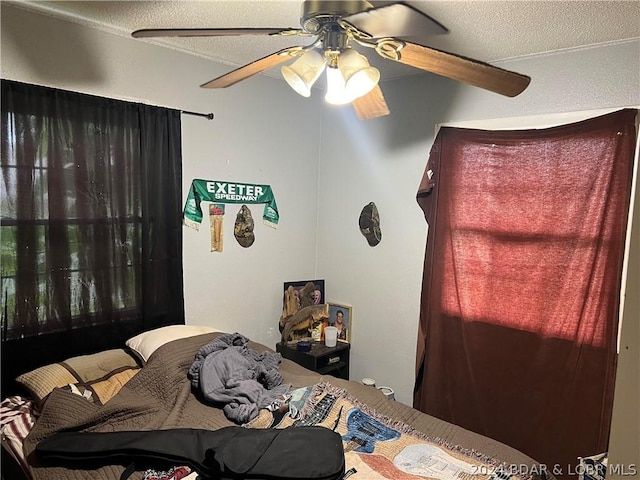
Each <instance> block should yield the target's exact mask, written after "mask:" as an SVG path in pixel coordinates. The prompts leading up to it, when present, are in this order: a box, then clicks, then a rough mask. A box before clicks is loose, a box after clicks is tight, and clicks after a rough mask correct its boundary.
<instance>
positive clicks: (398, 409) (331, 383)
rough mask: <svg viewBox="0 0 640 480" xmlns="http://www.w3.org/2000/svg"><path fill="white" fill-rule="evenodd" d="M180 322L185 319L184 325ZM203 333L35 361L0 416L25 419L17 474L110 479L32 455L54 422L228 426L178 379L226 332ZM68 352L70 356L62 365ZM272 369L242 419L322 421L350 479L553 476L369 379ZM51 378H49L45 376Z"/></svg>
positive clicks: (106, 428)
mask: <svg viewBox="0 0 640 480" xmlns="http://www.w3.org/2000/svg"><path fill="white" fill-rule="evenodd" d="M179 327H180V326H178V327H177V328H179ZM165 328H166V327H165ZM187 330H189V328H185V329H184V331H185V332H186V331H187ZM211 330H212V329H211ZM202 331H208V330H207V329H206V328H205V329H204V330H202ZM202 331H198V330H195V331H194V330H193V329H191V330H190V331H189V333H188V334H187V333H184V334H178V335H177V336H173V337H172V336H168V337H167V336H164V337H163V338H162V339H161V340H159V341H158V340H157V339H156V341H155V342H153V341H146V342H145V340H149V338H148V337H145V335H153V334H154V333H157V332H147V334H143V341H142V343H145V345H143V346H141V345H140V344H137V345H135V344H134V343H135V342H131V341H129V342H127V346H122V347H123V348H117V349H114V350H111V351H108V352H100V353H98V354H95V355H93V356H89V357H84V358H83V359H81V360H77V359H76V360H73V359H71V360H70V361H68V362H61V364H57V365H47V366H45V367H42V368H43V369H44V370H43V369H39V371H32V372H28V373H27V374H26V376H21V377H22V378H20V379H19V380H20V383H21V384H22V385H23V386H24V387H25V388H26V389H27V390H28V391H29V392H30V393H29V396H28V397H26V398H25V397H12V399H13V401H14V402H15V403H16V404H17V407H16V409H11V408H10V406H9V407H7V410H3V423H4V424H6V423H7V420H8V419H9V418H15V417H16V416H17V417H20V416H23V417H25V416H26V420H24V419H23V420H22V422H23V424H24V427H25V429H26V431H27V432H28V434H27V435H26V438H25V435H24V432H23V435H22V436H21V435H16V436H15V437H16V438H17V441H19V442H22V445H21V447H22V451H21V452H20V445H18V446H17V447H16V438H14V439H13V440H14V441H13V444H12V443H11V442H10V441H9V440H10V439H8V438H7V437H6V435H5V433H7V429H6V428H5V426H6V425H3V449H4V450H5V452H4V453H3V457H4V456H5V453H7V452H8V453H11V456H12V457H13V458H14V459H15V460H16V461H17V463H19V462H20V461H21V459H22V462H23V467H24V470H25V476H26V477H27V478H29V479H33V480H58V479H60V480H62V479H64V480H84V479H104V480H112V479H119V478H120V475H121V474H122V472H123V471H124V469H125V465H124V464H123V465H117V464H112V465H109V464H105V465H101V466H98V467H97V468H92V469H91V470H84V469H82V468H78V465H69V466H49V465H44V464H42V462H41V461H40V460H39V458H38V457H37V455H36V453H35V452H34V450H35V448H36V445H37V444H38V442H40V441H41V440H43V439H44V438H47V437H49V436H50V435H52V434H54V433H57V432H64V431H81V432H114V431H124V430H135V431H138V430H142V431H147V430H158V429H174V428H194V429H208V430H217V429H220V428H222V427H226V426H232V425H237V424H238V423H237V422H232V421H231V420H229V418H227V415H225V412H224V411H223V408H222V407H223V406H224V405H223V404H221V403H212V402H211V401H208V400H207V399H205V398H203V395H202V393H201V392H199V391H198V390H197V389H196V388H194V387H193V386H192V380H191V379H190V378H189V369H190V368H191V367H192V365H193V364H194V359H195V358H196V354H197V353H198V352H199V351H201V349H203V348H204V347H206V346H208V345H211V344H212V343H215V342H219V341H221V340H222V339H226V338H229V336H230V335H231V334H228V333H224V332H219V331H209V333H202ZM234 335H239V334H234ZM245 338H246V337H245ZM132 340H133V339H132ZM138 340H140V338H138ZM246 340H247V344H246V347H247V348H248V349H250V350H251V351H252V352H255V353H257V354H260V355H277V356H278V358H279V354H276V353H275V352H274V350H273V349H271V348H270V347H268V346H266V345H262V344H260V343H256V342H253V341H250V340H249V339H246ZM132 347H133V348H132ZM74 361H75V362H76V363H75V365H74V366H70V365H69V363H71V364H73V363H74ZM87 365H90V366H91V368H90V370H92V373H91V374H88V373H86V372H85V373H84V375H85V378H84V379H82V378H79V377H82V375H83V371H84V370H85V367H86V366H87ZM277 368H278V372H279V373H280V374H281V376H282V383H280V386H281V387H285V386H289V385H290V388H285V390H286V391H287V394H286V395H280V396H279V402H275V403H273V404H272V405H270V407H271V408H260V409H259V410H258V411H257V414H253V415H252V416H251V418H250V420H249V421H247V422H243V423H242V425H243V426H245V427H247V428H285V427H295V426H297V425H319V426H324V427H327V428H332V429H334V430H335V431H337V432H338V433H339V434H340V435H341V436H342V439H343V446H344V450H345V460H346V469H347V470H351V469H353V470H355V473H354V474H353V475H352V477H351V478H352V480H361V479H364V480H377V479H381V480H382V479H394V480H396V479H397V480H417V479H420V478H434V479H437V480H449V479H455V478H459V479H462V480H489V479H492V480H493V479H495V480H507V479H509V478H513V479H514V480H516V479H521V480H526V479H529V478H537V479H541V480H545V479H550V480H553V478H554V477H553V475H551V474H550V473H549V472H547V471H546V469H545V468H544V465H540V464H538V463H537V462H536V461H535V460H533V459H531V458H529V457H528V456H526V455H524V454H523V453H521V452H519V451H517V450H515V449H513V448H510V447H508V446H506V445H504V444H501V443H499V442H497V441H494V440H492V439H489V438H486V437H483V436H481V435H478V434H475V433H472V432H470V431H467V430H464V429H462V428H460V427H457V426H455V425H452V424H450V423H446V422H444V421H441V420H439V419H437V418H434V417H431V416H429V415H426V414H424V413H421V412H419V411H417V410H415V409H413V408H411V407H409V406H406V405H404V404H402V403H400V402H396V401H393V400H389V399H388V398H387V397H386V396H385V395H384V394H383V393H382V392H381V391H380V390H378V389H376V388H373V387H370V386H365V385H362V384H360V383H357V382H354V381H347V380H342V379H338V378H334V377H331V376H321V375H320V374H318V373H315V372H312V371H310V370H307V369H305V368H303V367H301V366H299V365H297V364H296V363H294V362H292V361H290V360H287V359H282V361H281V362H280V363H279V364H278V367H277ZM65 371H66V373H65ZM68 373H71V376H69V375H67V374H68ZM96 375H98V377H96ZM56 376H58V377H60V378H56V379H55V380H51V378H52V377H56ZM89 376H93V377H94V378H92V379H89ZM52 385H54V386H52ZM16 398H17V399H19V400H16ZM7 400H8V399H5V401H3V404H4V405H8V403H7ZM20 402H23V403H22V404H21V403H20ZM9 403H10V402H9ZM29 419H32V422H31V424H29V422H30V421H31V420H29ZM13 427H15V425H13ZM371 430H374V431H373V432H372V431H371ZM12 445H13V446H12ZM301 448H304V446H301ZM10 450H13V451H10ZM21 454H22V455H21ZM7 458H8V457H7ZM4 463H5V462H3V471H4V472H8V471H9V468H10V466H9V465H4ZM12 463H14V464H15V463H16V462H13V461H12ZM13 466H14V467H15V465H13ZM174 467H175V468H178V469H180V468H183V467H184V468H186V469H184V470H180V471H181V472H182V473H180V474H178V473H177V472H178V471H177V470H175V471H172V472H167V471H166V469H165V471H164V473H165V474H172V475H173V478H189V479H191V478H196V474H195V473H194V472H191V473H190V475H192V476H190V477H187V476H186V475H187V474H189V468H188V466H186V467H185V466H182V465H175V466H174ZM4 472H3V478H7V479H9V478H12V477H9V476H8V474H7V476H6V477H5V473H4ZM161 473H162V472H161ZM154 475H155V476H154ZM131 478H135V479H147V480H149V479H151V478H163V477H162V476H161V475H160V473H158V472H154V471H152V470H150V469H145V470H141V471H137V472H135V473H134V475H133V476H132V477H131ZM167 478H168V477H167Z"/></svg>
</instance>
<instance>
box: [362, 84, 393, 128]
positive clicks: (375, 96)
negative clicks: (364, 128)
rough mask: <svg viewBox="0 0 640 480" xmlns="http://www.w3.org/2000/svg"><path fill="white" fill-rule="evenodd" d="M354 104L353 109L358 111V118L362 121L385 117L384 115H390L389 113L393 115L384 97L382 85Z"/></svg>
mask: <svg viewBox="0 0 640 480" xmlns="http://www.w3.org/2000/svg"><path fill="white" fill-rule="evenodd" d="M352 104H353V108H355V110H356V114H357V115H358V118H360V119H361V120H369V119H371V118H377V117H383V116H384V115H389V113H391V112H390V111H389V107H387V102H385V100H384V96H383V95H382V90H381V89H380V85H376V86H375V88H374V89H373V90H371V91H370V92H369V93H367V94H366V95H363V96H362V97H360V98H356V99H355V100H354V101H353V102H352Z"/></svg>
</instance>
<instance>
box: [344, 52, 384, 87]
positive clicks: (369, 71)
mask: <svg viewBox="0 0 640 480" xmlns="http://www.w3.org/2000/svg"><path fill="white" fill-rule="evenodd" d="M338 68H339V69H340V72H341V73H342V76H343V78H344V82H345V88H346V89H347V92H348V95H350V96H351V99H352V100H355V99H356V98H359V97H362V96H363V95H366V94H367V93H369V92H370V91H371V90H373V88H374V87H375V86H376V85H377V84H378V81H379V80H380V71H378V69H377V68H374V67H372V66H370V65H369V62H368V61H367V58H366V57H365V56H364V55H360V54H359V53H358V52H356V51H355V50H353V49H351V48H348V49H346V50H344V51H343V52H341V53H340V57H339V58H338Z"/></svg>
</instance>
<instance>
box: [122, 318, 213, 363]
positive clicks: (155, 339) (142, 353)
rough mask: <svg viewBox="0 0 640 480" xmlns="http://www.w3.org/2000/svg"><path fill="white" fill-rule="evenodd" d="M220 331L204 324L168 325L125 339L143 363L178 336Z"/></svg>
mask: <svg viewBox="0 0 640 480" xmlns="http://www.w3.org/2000/svg"><path fill="white" fill-rule="evenodd" d="M212 332H220V330H218V329H217V328H213V327H207V326H204V325H169V326H167V327H160V328H156V329H155V330H149V331H148V332H142V333H140V334H139V335H136V336H135V337H131V338H130V339H129V340H127V342H126V344H127V347H129V348H130V349H131V350H133V351H134V352H135V353H136V354H137V355H138V356H139V357H140V358H141V359H142V361H143V362H144V363H147V360H149V357H150V356H151V354H152V353H153V352H155V351H156V350H157V349H158V348H160V347H161V346H162V345H164V344H165V343H168V342H171V341H173V340H177V339H179V338H187V337H193V336H195V335H202V334H204V333H212Z"/></svg>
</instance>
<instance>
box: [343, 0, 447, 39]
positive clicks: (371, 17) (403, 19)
mask: <svg viewBox="0 0 640 480" xmlns="http://www.w3.org/2000/svg"><path fill="white" fill-rule="evenodd" d="M340 22H341V23H343V22H346V23H347V24H348V25H351V26H353V27H355V28H356V29H357V30H359V31H360V32H363V33H365V34H367V35H369V36H370V37H371V38H382V37H414V36H420V35H436V34H443V33H448V32H449V30H447V29H446V28H445V27H444V26H443V25H441V24H440V23H438V22H437V21H436V20H434V19H433V18H431V17H430V16H428V15H427V14H425V13H423V12H421V11H420V10H417V9H415V8H414V7H412V6H411V5H407V4H406V3H394V4H391V5H385V6H383V7H378V8H372V9H369V10H365V11H364V12H359V13H355V14H353V15H349V16H346V17H343V18H342V19H341V20H340Z"/></svg>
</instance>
